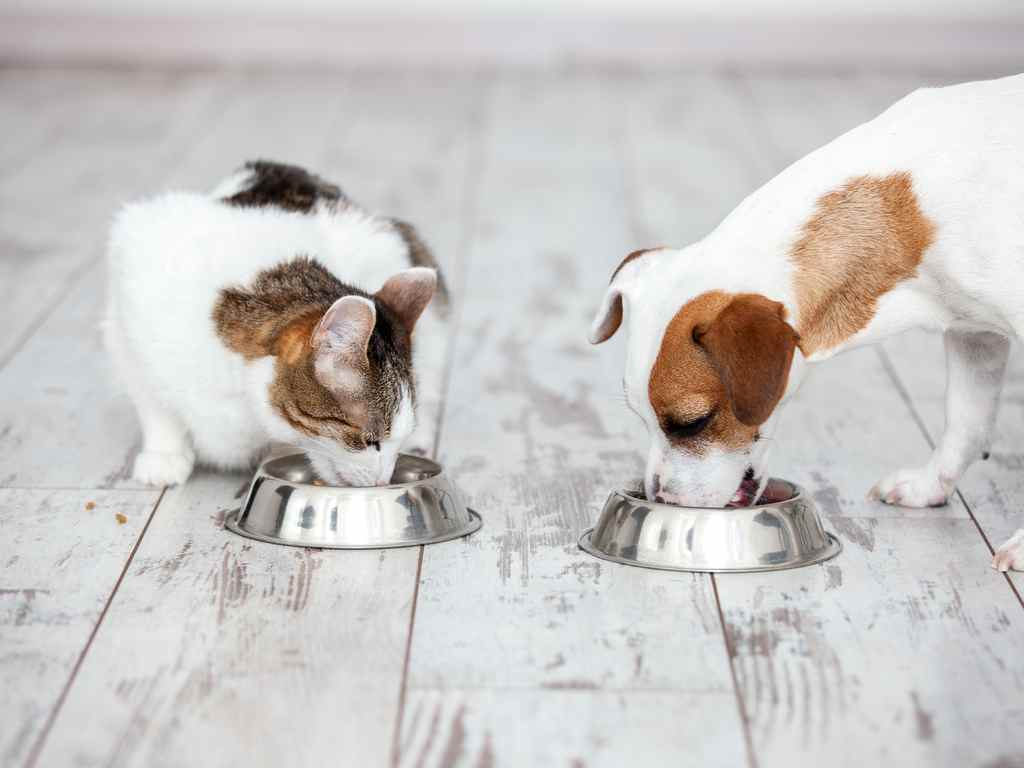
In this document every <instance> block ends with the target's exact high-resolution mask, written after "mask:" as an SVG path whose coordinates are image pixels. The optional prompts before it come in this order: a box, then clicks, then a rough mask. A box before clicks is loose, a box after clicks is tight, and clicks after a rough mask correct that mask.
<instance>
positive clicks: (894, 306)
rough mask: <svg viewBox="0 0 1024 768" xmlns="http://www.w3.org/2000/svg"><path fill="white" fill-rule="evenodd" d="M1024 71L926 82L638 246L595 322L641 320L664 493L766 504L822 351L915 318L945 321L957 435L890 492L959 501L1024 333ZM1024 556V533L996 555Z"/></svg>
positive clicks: (644, 413) (651, 489) (849, 345)
mask: <svg viewBox="0 0 1024 768" xmlns="http://www.w3.org/2000/svg"><path fill="white" fill-rule="evenodd" d="M1018 281H1021V282H1024V75H1018V76H1016V77H1008V78H1005V79H1001V80H993V81H988V82H978V83H968V84H964V85H958V86H953V87H949V88H941V89H928V90H921V91H917V92H915V93H913V94H911V95H910V96H908V97H906V98H904V99H903V100H901V101H899V102H898V103H897V104H895V105H894V106H893V107H891V108H890V109H888V110H887V111H886V112H884V113H883V114H882V115H880V116H879V117H877V118H875V119H874V120H872V121H871V122H869V123H866V124H864V125H862V126H860V127H858V128H855V129H853V130H852V131H850V132H849V133H846V134H844V135H843V136H841V137H839V138H838V139H836V140H835V141H833V142H832V143H830V144H828V145H826V146H824V147H822V148H821V149H818V150H817V151H815V152H812V153H811V154H810V155H808V156H807V157H805V158H803V159H802V160H800V161H798V162H797V163H795V164H794V165H792V166H790V167H789V168H787V169H786V170H785V171H783V172H782V173H781V174H779V175H778V176H776V177H775V178H774V179H772V180H771V181H770V182H768V183H767V184H765V185H764V186H763V187H762V188H761V189H759V190H757V191H756V192H754V193H753V194H752V195H750V197H748V198H747V199H746V200H744V201H743V202H742V203H741V204H740V205H739V207H737V208H736V210H735V211H733V212H732V213H731V214H730V215H729V216H728V217H727V218H726V219H725V220H724V221H723V222H722V223H721V224H720V225H719V226H718V228H717V229H715V230H714V231H713V232H712V233H711V234H709V235H708V236H707V237H705V238H704V239H703V240H701V241H699V242H697V243H694V244H693V245H690V246H688V247H687V248H684V249H681V250H675V249H669V248H658V249H652V250H646V251H637V252H635V253H632V254H630V255H629V256H628V257H626V259H625V260H624V261H623V262H622V263H621V264H620V265H619V267H618V269H617V270H616V271H615V274H614V275H613V276H612V280H611V284H610V285H609V287H608V290H607V292H606V293H605V296H604V300H603V301H602V303H601V307H600V309H599V310H598V312H597V316H596V317H595V319H594V323H593V326H592V328H591V332H590V338H591V342H592V343H595V344H599V343H601V342H603V341H605V340H606V339H607V338H609V337H610V336H611V335H612V334H614V333H615V331H616V330H617V329H618V327H619V325H620V324H621V323H622V319H623V316H624V315H625V316H626V317H628V320H629V323H628V325H629V339H628V346H627V349H628V351H627V359H626V372H625V377H624V385H625V389H626V397H627V402H628V403H629V405H630V407H631V408H632V409H633V410H634V411H636V412H637V413H638V414H639V415H640V417H641V418H642V419H643V420H644V422H645V424H646V425H647V427H648V431H649V433H650V434H651V436H652V444H651V448H650V454H649V457H648V460H647V469H646V474H645V484H646V491H647V494H648V496H649V497H650V498H659V499H661V500H664V501H668V502H671V503H679V504H689V505H699V506H723V505H725V504H726V503H728V502H730V501H732V502H734V503H750V502H751V501H753V499H754V498H756V496H757V493H758V491H759V484H760V481H759V479H758V478H760V477H761V475H762V470H763V469H764V463H765V446H766V445H767V444H768V442H769V441H767V440H761V437H762V436H767V435H768V434H770V432H771V430H772V428H773V424H774V422H775V420H776V415H777V413H778V410H779V404H780V403H781V402H784V401H785V400H786V399H787V398H788V397H789V396H791V395H792V394H793V393H794V392H795V390H796V389H797V387H798V386H799V384H800V382H801V380H802V379H803V378H804V375H805V373H806V370H807V364H808V363H816V362H818V361H820V360H826V359H828V358H829V357H831V356H832V355H835V354H836V353H838V352H842V351H844V350H848V349H853V348H855V347H859V346H861V345H864V344H870V343H873V342H877V341H880V340H882V339H884V338H886V337H887V336H891V335H893V334H895V333H899V332H901V331H905V330H908V329H910V328H919V327H923V328H931V329H941V330H942V331H944V333H945V345H946V354H947V358H948V365H947V368H948V374H947V375H948V383H947V394H946V398H947V405H946V414H947V417H946V420H947V423H946V431H945V433H944V434H943V436H942V440H941V441H940V443H939V445H938V447H937V448H936V449H935V452H934V454H933V455H932V457H931V458H930V459H929V461H928V463H927V464H925V465H924V466H923V467H920V468H917V469H904V470H900V471H898V472H895V473H893V474H891V475H889V476H888V477H886V478H884V479H883V480H881V481H880V482H879V483H878V485H876V486H875V488H874V490H873V492H872V493H873V495H874V496H875V497H877V498H879V499H881V500H883V501H885V502H887V503H890V504H899V505H903V506H909V507H924V506H932V505H939V504H943V503H945V502H946V500H947V499H948V497H949V495H950V494H951V493H952V492H953V490H954V488H955V486H956V484H957V482H958V480H959V479H960V477H961V475H962V474H963V473H964V471H965V470H966V469H967V468H968V467H969V466H970V465H971V463H972V462H974V461H975V460H976V459H978V458H980V457H982V456H984V455H985V454H986V452H987V451H988V447H989V441H990V437H991V434H992V430H993V424H994V421H995V416H996V409H997V406H998V401H999V393H1000V389H1001V388H1002V381H1003V374H1004V371H1005V368H1006V360H1007V355H1008V352H1009V346H1010V345H1009V339H1010V338H1011V337H1013V336H1018V337H1020V336H1024V289H1022V288H1021V282H1018ZM993 565H994V566H995V567H997V568H999V569H1000V570H1003V571H1005V570H1007V569H1009V568H1016V569H1024V530H1022V531H1018V532H1017V534H1016V535H1015V536H1014V537H1013V538H1012V539H1010V541H1008V542H1006V543H1005V544H1004V545H1003V546H1002V547H1001V548H1000V549H999V550H998V552H997V553H996V555H995V559H994V561H993Z"/></svg>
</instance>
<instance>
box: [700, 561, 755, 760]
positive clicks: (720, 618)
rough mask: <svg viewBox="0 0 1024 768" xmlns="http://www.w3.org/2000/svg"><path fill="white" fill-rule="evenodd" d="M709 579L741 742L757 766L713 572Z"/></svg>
mask: <svg viewBox="0 0 1024 768" xmlns="http://www.w3.org/2000/svg"><path fill="white" fill-rule="evenodd" d="M708 578H710V579H711V589H712V591H713V592H714V594H715V610H717V611H718V624H719V626H720V627H721V628H722V641H723V642H724V644H725V657H726V661H727V663H728V664H729V676H730V677H731V678H732V688H733V693H734V695H735V700H736V709H737V711H738V712H739V716H740V727H741V728H743V743H744V745H745V746H746V750H747V763H748V764H749V766H750V768H758V764H757V755H756V754H755V753H754V740H753V738H752V736H751V734H750V717H749V715H748V714H747V705H746V703H745V702H744V701H743V692H742V691H740V683H739V679H738V678H737V677H736V667H735V666H734V665H733V658H735V656H734V649H733V646H732V641H731V640H730V639H729V627H728V626H727V625H726V623H725V614H724V613H723V612H722V601H721V600H720V599H719V597H718V578H717V577H716V576H715V574H713V573H710V574H708Z"/></svg>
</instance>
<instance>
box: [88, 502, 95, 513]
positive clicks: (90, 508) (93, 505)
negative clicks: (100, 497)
mask: <svg viewBox="0 0 1024 768" xmlns="http://www.w3.org/2000/svg"><path fill="white" fill-rule="evenodd" d="M94 509H96V502H95V501H87V502H85V511H86V512H92V511H93V510H94Z"/></svg>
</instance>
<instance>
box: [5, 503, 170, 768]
mask: <svg viewBox="0 0 1024 768" xmlns="http://www.w3.org/2000/svg"><path fill="white" fill-rule="evenodd" d="M166 494H167V488H166V487H165V488H164V489H163V490H162V491H161V492H160V496H159V497H158V498H157V500H156V502H155V503H154V504H153V509H152V511H150V513H149V517H148V518H147V519H146V524H145V525H144V526H142V530H141V531H140V532H139V536H138V538H137V539H136V540H135V544H133V545H132V550H131V552H129V553H128V559H127V560H125V563H124V567H123V568H122V569H121V573H120V574H119V575H118V577H117V581H115V582H114V587H113V589H112V590H111V591H110V594H109V595H108V596H107V600H106V602H105V603H104V604H103V610H102V611H100V615H99V616H98V617H97V619H96V623H95V624H94V625H93V628H92V631H91V632H90V633H89V637H88V639H87V640H86V641H85V645H84V646H83V647H82V651H81V653H79V654H78V658H77V659H76V660H75V664H74V666H73V667H72V668H71V674H70V675H69V676H68V680H67V682H66V683H65V684H64V688H63V689H62V690H61V692H60V696H58V697H57V701H56V702H55V703H54V705H53V709H52V710H50V714H49V715H48V716H47V718H46V722H45V723H43V728H42V730H41V731H40V732H39V736H38V737H37V738H36V741H35V743H34V744H33V745H32V749H31V751H30V752H29V753H28V758H27V759H26V760H25V766H24V768H35V766H36V765H37V764H38V762H39V756H40V755H41V754H42V751H43V747H44V746H45V745H46V739H47V737H48V736H49V735H50V731H52V730H53V725H54V723H55V722H56V721H57V717H58V716H59V715H60V710H61V708H62V707H63V706H64V702H65V701H66V700H67V697H68V694H69V693H70V692H71V686H72V685H74V683H75V679H76V678H77V677H78V671H79V670H80V669H81V668H82V664H83V663H84V662H85V657H86V656H87V655H88V654H89V649H90V648H92V644H93V641H94V640H95V639H96V635H97V633H98V632H99V629H100V627H101V626H102V625H103V620H104V619H105V618H106V617H107V612H108V611H109V610H110V606H111V605H112V604H113V602H114V598H115V597H116V595H117V592H118V590H119V589H120V588H121V583H122V582H123V581H124V577H125V576H126V575H127V574H128V569H129V568H131V565H132V561H133V560H134V559H135V553H137V552H138V551H139V548H140V547H141V546H142V541H143V539H144V538H145V537H146V531H148V530H149V525H150V523H152V522H153V518H154V517H155V516H156V512H157V510H158V509H159V508H160V503H161V502H162V501H163V500H164V496H165V495H166Z"/></svg>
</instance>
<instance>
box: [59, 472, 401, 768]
mask: <svg viewBox="0 0 1024 768" xmlns="http://www.w3.org/2000/svg"><path fill="white" fill-rule="evenodd" d="M244 482H245V478H244V477H242V476H240V475H238V476H223V475H222V476H214V475H202V476H200V477H197V478H195V479H193V481H192V482H190V483H189V484H188V485H186V486H184V487H182V488H176V489H174V490H172V491H169V492H168V494H167V495H166V496H165V498H164V500H163V503H162V504H161V506H160V509H159V513H158V515H157V516H156V517H155V518H154V520H153V522H152V524H151V525H150V529H149V531H148V533H147V535H146V537H145V539H144V540H143V542H142V544H141V547H140V549H139V551H138V553H137V555H136V558H135V560H134V562H133V564H132V568H131V570H130V571H129V573H128V575H127V577H126V579H125V581H124V583H123V584H122V585H121V588H120V589H119V590H118V593H117V595H116V596H115V598H114V602H113V603H112V605H111V607H110V609H109V611H108V613H107V616H106V619H105V621H104V623H103V625H102V626H101V627H100V629H99V632H98V633H97V636H96V639H95V641H94V643H93V646H92V648H91V650H90V653H89V655H88V656H87V657H86V659H85V661H84V663H83V665H82V668H81V670H80V671H79V674H78V676H77V678H76V680H75V685H74V686H73V687H72V689H71V691H70V694H69V696H68V698H67V701H66V702H65V704H64V707H63V708H62V709H61V711H60V713H59V715H58V717H57V721H56V724H55V726H54V728H53V731H52V732H51V734H50V737H49V739H48V740H47V741H46V744H45V747H44V751H43V752H42V754H41V757H40V761H39V764H40V765H48V764H51V762H52V761H57V760H59V761H61V762H67V763H71V764H76V765H97V764H102V765H138V766H179V765H204V766H211V768H212V767H214V766H237V765H240V764H245V765H250V766H280V765H293V766H319V765H323V764H324V763H325V762H328V761H341V762H344V763H347V764H351V765H382V764H384V762H385V760H386V757H387V753H388V750H389V749H390V741H391V729H392V726H393V720H394V713H395V711H396V708H397V699H398V693H399V685H398V677H399V675H400V674H401V664H402V658H403V655H404V653H405V639H406V634H407V632H408V627H409V609H410V605H411V599H412V591H413V579H412V578H411V577H410V574H411V573H415V568H416V561H417V551H416V550H415V549H412V550H393V551H389V552H372V551H353V552H339V551H333V552H332V551H316V550H310V549H297V548H290V547H277V546H273V545H269V544H261V543H257V542H252V541H249V540H247V539H242V538H240V537H237V536H234V535H232V534H229V533H227V532H226V531H224V530H223V528H222V522H223V518H224V513H225V511H226V510H228V509H230V508H233V507H234V506H236V505H237V504H238V500H237V498H236V497H237V495H238V488H239V486H240V485H241V484H243V483H244Z"/></svg>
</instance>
